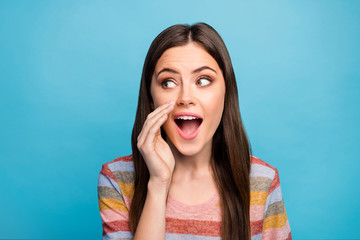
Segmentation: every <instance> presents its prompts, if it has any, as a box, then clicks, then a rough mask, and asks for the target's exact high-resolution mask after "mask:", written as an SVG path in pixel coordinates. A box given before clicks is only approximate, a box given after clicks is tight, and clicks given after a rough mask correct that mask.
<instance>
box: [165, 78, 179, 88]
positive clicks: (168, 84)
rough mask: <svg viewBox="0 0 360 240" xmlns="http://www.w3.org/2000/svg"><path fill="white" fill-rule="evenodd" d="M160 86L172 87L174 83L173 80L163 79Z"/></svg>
mask: <svg viewBox="0 0 360 240" xmlns="http://www.w3.org/2000/svg"><path fill="white" fill-rule="evenodd" d="M161 86H162V87H163V88H174V87H175V86H176V85H175V83H174V82H173V81H170V80H164V81H163V82H162V83H161Z"/></svg>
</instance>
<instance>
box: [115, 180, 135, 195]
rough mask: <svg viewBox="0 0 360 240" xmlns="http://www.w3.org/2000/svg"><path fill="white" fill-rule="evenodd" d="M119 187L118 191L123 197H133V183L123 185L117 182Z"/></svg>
mask: <svg viewBox="0 0 360 240" xmlns="http://www.w3.org/2000/svg"><path fill="white" fill-rule="evenodd" d="M117 183H118V184H119V186H120V190H121V193H122V195H123V196H126V197H128V198H132V197H133V196H134V184H133V183H123V182H117Z"/></svg>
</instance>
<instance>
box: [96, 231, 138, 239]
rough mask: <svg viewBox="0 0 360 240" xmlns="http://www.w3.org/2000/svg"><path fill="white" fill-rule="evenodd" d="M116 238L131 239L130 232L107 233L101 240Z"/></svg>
mask: <svg viewBox="0 0 360 240" xmlns="http://www.w3.org/2000/svg"><path fill="white" fill-rule="evenodd" d="M118 238H133V235H132V233H131V232H113V233H108V234H106V235H105V236H104V237H103V240H110V239H118Z"/></svg>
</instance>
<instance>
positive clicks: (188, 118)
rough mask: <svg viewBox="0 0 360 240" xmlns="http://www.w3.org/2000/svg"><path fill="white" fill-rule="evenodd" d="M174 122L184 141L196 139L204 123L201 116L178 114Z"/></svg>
mask: <svg viewBox="0 0 360 240" xmlns="http://www.w3.org/2000/svg"><path fill="white" fill-rule="evenodd" d="M174 120H175V123H176V126H177V129H178V132H179V134H180V136H181V137H183V138H184V139H193V138H195V137H196V135H197V134H198V132H199V127H200V125H201V123H202V121H203V120H202V118H200V117H199V116H193V115H178V114H177V116H175V119H174Z"/></svg>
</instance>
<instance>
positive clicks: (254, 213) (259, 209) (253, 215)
mask: <svg viewBox="0 0 360 240" xmlns="http://www.w3.org/2000/svg"><path fill="white" fill-rule="evenodd" d="M264 212H265V205H252V206H250V221H259V220H263V219H264Z"/></svg>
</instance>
